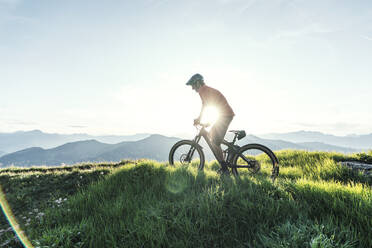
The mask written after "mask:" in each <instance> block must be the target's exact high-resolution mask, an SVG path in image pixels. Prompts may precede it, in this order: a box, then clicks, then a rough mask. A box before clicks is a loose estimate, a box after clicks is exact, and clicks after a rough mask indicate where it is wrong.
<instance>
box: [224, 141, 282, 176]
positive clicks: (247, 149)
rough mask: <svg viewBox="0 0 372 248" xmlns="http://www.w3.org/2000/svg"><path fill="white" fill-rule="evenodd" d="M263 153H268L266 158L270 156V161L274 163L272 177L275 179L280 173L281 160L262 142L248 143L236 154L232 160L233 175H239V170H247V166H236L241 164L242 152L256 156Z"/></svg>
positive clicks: (245, 154)
mask: <svg viewBox="0 0 372 248" xmlns="http://www.w3.org/2000/svg"><path fill="white" fill-rule="evenodd" d="M262 153H264V154H266V155H267V157H266V158H268V159H269V160H270V161H269V162H270V163H271V164H272V175H271V178H272V180H273V181H274V180H275V178H276V177H277V176H278V174H279V161H278V158H277V157H276V156H275V154H274V152H273V151H271V150H270V149H269V148H268V147H266V146H264V145H260V144H247V145H244V146H242V147H241V148H240V149H239V151H238V153H237V154H235V155H234V158H233V160H232V168H231V171H232V173H233V175H234V176H236V177H237V176H239V172H238V170H247V169H246V168H237V167H236V166H237V165H241V164H238V161H239V158H240V154H242V155H244V156H256V155H258V154H262ZM254 154H256V155H254ZM254 160H255V159H254ZM256 161H257V160H256ZM243 165H244V164H243ZM250 171H251V172H253V173H254V171H252V170H250Z"/></svg>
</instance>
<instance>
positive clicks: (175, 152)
mask: <svg viewBox="0 0 372 248" xmlns="http://www.w3.org/2000/svg"><path fill="white" fill-rule="evenodd" d="M204 162H205V159H204V153H203V151H202V149H201V148H200V146H199V145H197V144H195V143H194V142H193V141H191V140H181V141H179V142H177V143H176V144H175V145H174V146H173V147H172V148H171V150H170V152H169V164H170V165H192V166H195V167H197V168H198V169H199V170H203V169H204Z"/></svg>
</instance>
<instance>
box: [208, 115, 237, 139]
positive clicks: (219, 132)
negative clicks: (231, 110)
mask: <svg viewBox="0 0 372 248" xmlns="http://www.w3.org/2000/svg"><path fill="white" fill-rule="evenodd" d="M233 118H234V116H221V117H220V118H218V120H217V121H216V123H215V124H214V125H213V127H212V128H211V131H210V132H209V135H210V138H211V141H212V142H213V143H214V144H215V145H217V146H219V145H221V143H222V141H223V139H224V138H225V134H226V132H227V129H228V128H229V125H230V123H231V121H232V119H233Z"/></svg>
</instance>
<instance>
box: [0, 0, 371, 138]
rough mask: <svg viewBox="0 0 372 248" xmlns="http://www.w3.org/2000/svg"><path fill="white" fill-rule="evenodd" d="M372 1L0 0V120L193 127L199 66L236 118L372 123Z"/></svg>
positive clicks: (251, 127)
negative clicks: (193, 83) (190, 83)
mask: <svg viewBox="0 0 372 248" xmlns="http://www.w3.org/2000/svg"><path fill="white" fill-rule="evenodd" d="M371 68H372V1H369V0H364V1H363V0H337V1H336V0H333V1H331V0H314V1H305V0H213V1H212V0H202V1H201V0H187V1H186V0H185V1H183V0H178V1H177V0H136V1H129V0H123V1H118V0H117V1H111V0H106V1H98V0H90V1H83V0H64V1H56V0H48V1H45V0H44V1H42V0H32V1H26V0H0V132H14V131H18V130H34V129H39V130H42V131H44V132H49V133H65V134H67V133H88V134H93V135H104V134H117V135H128V134H135V133H159V134H163V135H169V136H177V135H178V136H179V135H181V134H193V133H195V128H194V127H193V125H192V123H193V119H194V118H196V117H197V116H198V114H199V112H200V108H201V100H200V97H199V95H198V94H197V93H196V92H194V91H192V90H191V88H190V87H187V86H186V85H185V83H186V82H187V80H188V79H189V78H190V77H191V76H192V75H193V74H195V73H200V74H202V75H203V77H204V79H205V82H206V84H207V85H209V86H211V87H213V88H216V89H218V90H219V91H220V92H222V93H223V94H224V95H225V97H226V98H227V100H228V102H229V103H230V105H231V107H232V108H233V110H234V112H235V114H236V116H235V118H234V120H233V122H232V123H231V126H230V128H231V129H244V130H246V132H247V133H251V134H263V133H273V132H292V131H298V130H307V131H320V132H324V133H329V134H335V135H348V134H367V133H372V115H371V107H372V97H371V96H370V94H371V92H372V70H371Z"/></svg>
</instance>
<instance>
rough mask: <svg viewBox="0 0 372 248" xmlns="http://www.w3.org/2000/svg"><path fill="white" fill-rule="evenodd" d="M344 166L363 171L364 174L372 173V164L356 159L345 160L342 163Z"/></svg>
mask: <svg viewBox="0 0 372 248" xmlns="http://www.w3.org/2000/svg"><path fill="white" fill-rule="evenodd" d="M340 164H341V165H343V166H347V167H348V168H350V169H352V170H358V171H362V172H363V173H364V175H367V176H369V175H372V164H366V163H360V162H354V161H345V162H341V163H340Z"/></svg>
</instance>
